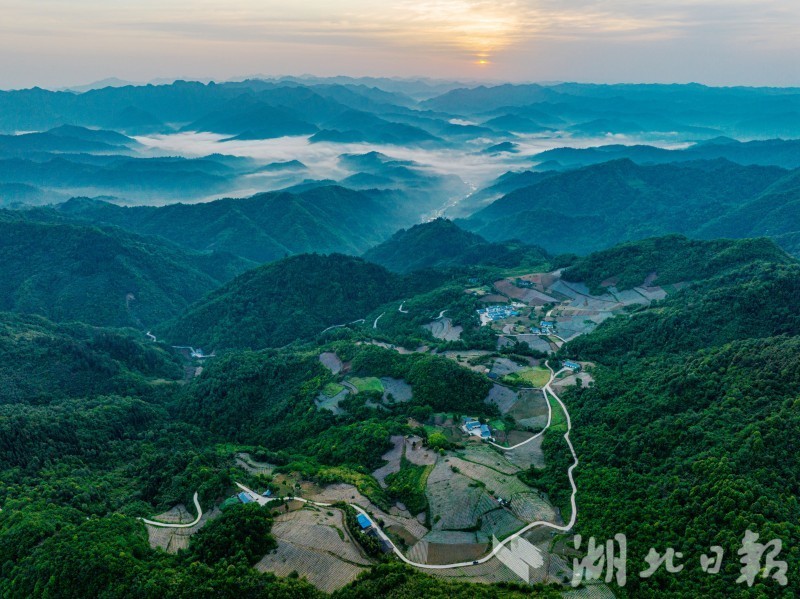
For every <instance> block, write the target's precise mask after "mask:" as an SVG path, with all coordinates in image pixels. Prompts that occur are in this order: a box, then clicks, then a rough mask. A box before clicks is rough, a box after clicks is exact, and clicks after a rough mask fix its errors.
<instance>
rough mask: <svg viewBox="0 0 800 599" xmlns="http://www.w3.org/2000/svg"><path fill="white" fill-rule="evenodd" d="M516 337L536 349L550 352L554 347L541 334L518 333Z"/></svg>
mask: <svg viewBox="0 0 800 599" xmlns="http://www.w3.org/2000/svg"><path fill="white" fill-rule="evenodd" d="M514 339H516V340H517V341H519V342H520V343H525V344H526V345H527V346H528V347H530V348H531V349H535V350H536V351H543V352H549V351H552V349H553V348H552V346H551V345H550V343H549V342H548V341H547V339H545V338H544V337H542V336H541V335H527V334H525V335H517V336H516V337H514Z"/></svg>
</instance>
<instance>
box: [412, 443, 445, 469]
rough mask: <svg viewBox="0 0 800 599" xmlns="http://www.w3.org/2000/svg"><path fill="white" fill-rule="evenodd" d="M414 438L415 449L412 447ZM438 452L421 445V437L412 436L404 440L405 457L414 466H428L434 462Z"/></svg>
mask: <svg viewBox="0 0 800 599" xmlns="http://www.w3.org/2000/svg"><path fill="white" fill-rule="evenodd" d="M415 440H416V443H417V444H416V449H412V447H413V446H414V445H413V443H414V441H415ZM438 457H439V456H438V454H437V453H436V452H435V451H433V450H432V449H429V448H427V447H422V439H420V438H416V439H414V438H412V439H408V440H406V459H407V460H408V461H409V462H411V463H412V464H414V465H416V466H430V465H431V464H435V463H436V460H437V459H438Z"/></svg>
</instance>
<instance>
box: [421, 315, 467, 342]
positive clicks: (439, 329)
mask: <svg viewBox="0 0 800 599" xmlns="http://www.w3.org/2000/svg"><path fill="white" fill-rule="evenodd" d="M422 328H424V329H427V330H428V331H430V332H431V335H433V336H434V337H435V338H436V339H441V340H443V341H458V340H459V339H461V333H463V332H464V328H463V327H460V326H453V321H452V320H450V319H449V318H447V317H444V318H437V319H436V320H434V321H433V322H429V323H428V324H426V325H423V327H422Z"/></svg>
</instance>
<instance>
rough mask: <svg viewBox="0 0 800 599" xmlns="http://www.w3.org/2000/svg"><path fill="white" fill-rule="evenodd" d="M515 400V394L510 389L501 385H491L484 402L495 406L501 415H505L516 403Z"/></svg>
mask: <svg viewBox="0 0 800 599" xmlns="http://www.w3.org/2000/svg"><path fill="white" fill-rule="evenodd" d="M517 399H518V397H517V393H516V392H515V391H513V390H512V389H509V388H508V387H503V386H502V385H493V386H492V388H491V389H490V390H489V395H487V396H486V399H485V400H484V401H485V402H486V403H493V404H495V405H496V406H497V407H498V409H499V410H500V413H501V414H506V413H508V411H509V410H510V409H511V408H512V407H513V406H514V404H515V403H516V402H517Z"/></svg>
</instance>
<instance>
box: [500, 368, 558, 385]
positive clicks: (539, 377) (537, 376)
mask: <svg viewBox="0 0 800 599" xmlns="http://www.w3.org/2000/svg"><path fill="white" fill-rule="evenodd" d="M549 380H550V371H549V370H547V368H542V367H541V366H535V367H532V368H531V367H527V368H521V369H519V370H517V371H515V372H511V373H509V374H507V375H505V376H504V377H503V381H504V382H507V383H508V384H510V385H524V386H526V387H537V388H541V387H544V386H545V385H546V384H547V383H548V381H549Z"/></svg>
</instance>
